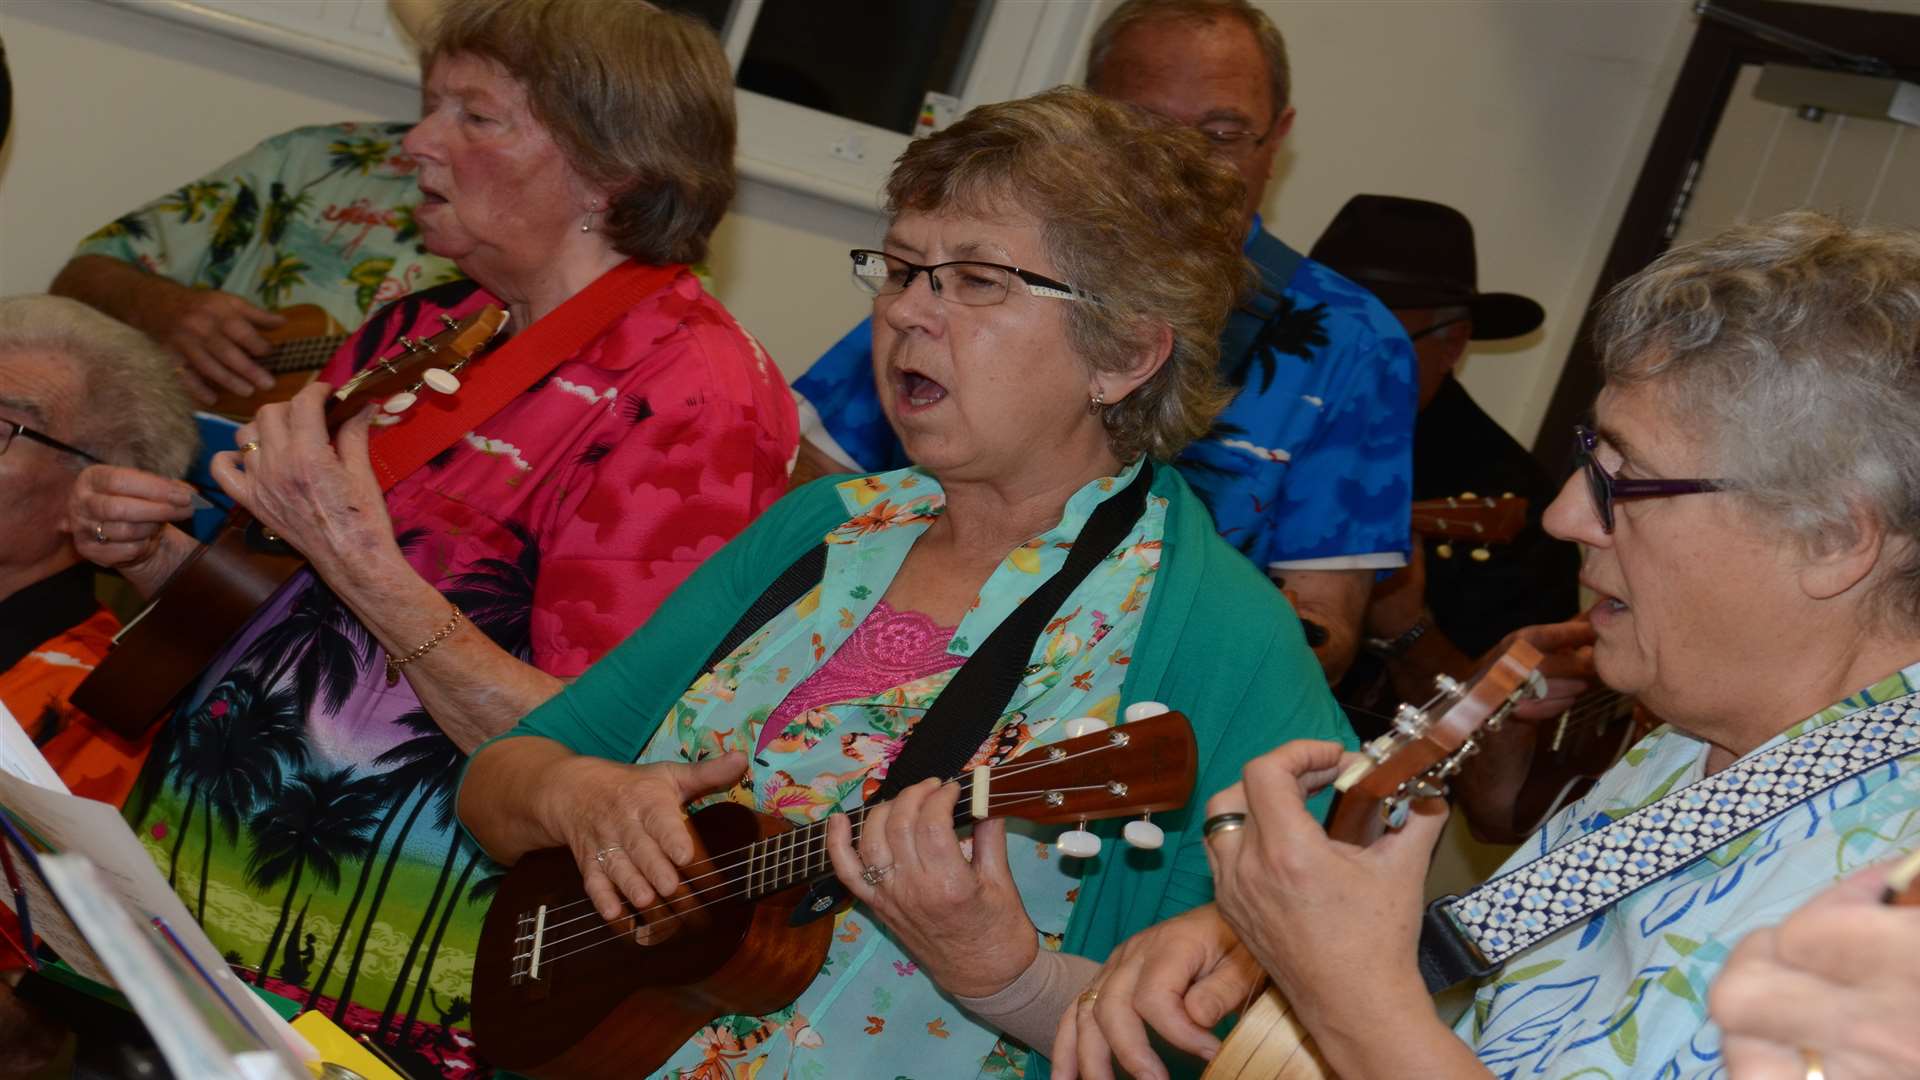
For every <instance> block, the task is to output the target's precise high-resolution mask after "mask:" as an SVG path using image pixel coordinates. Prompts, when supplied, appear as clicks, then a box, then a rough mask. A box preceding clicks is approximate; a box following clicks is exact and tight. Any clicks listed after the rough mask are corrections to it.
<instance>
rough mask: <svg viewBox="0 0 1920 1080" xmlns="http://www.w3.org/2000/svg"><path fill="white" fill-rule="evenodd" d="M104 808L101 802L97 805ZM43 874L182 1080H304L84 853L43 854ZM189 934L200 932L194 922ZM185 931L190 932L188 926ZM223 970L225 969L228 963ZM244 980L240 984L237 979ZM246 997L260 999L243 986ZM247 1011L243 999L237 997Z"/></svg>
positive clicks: (281, 1050)
mask: <svg viewBox="0 0 1920 1080" xmlns="http://www.w3.org/2000/svg"><path fill="white" fill-rule="evenodd" d="M96 805H98V804H96ZM40 869H41V872H42V874H44V875H45V877H46V880H47V884H48V885H50V886H52V888H53V891H54V892H55V893H57V894H58V895H59V897H60V901H61V904H62V905H63V906H64V907H65V908H66V910H67V913H68V914H69V915H70V916H72V918H73V920H74V922H75V923H76V924H77V925H78V926H80V927H81V928H82V929H83V930H84V931H85V932H86V935H87V940H89V941H91V942H92V943H93V944H94V945H95V946H96V953H97V954H98V955H99V956H100V957H101V958H102V959H103V960H104V961H105V962H106V964H107V966H108V967H109V968H110V969H112V971H113V972H114V973H115V975H116V976H117V977H118V978H117V979H116V985H118V986H119V988H120V992H121V993H123V994H125V995H126V996H127V1001H128V1002H129V1003H130V1004H131V1005H132V1006H133V1008H134V1011H135V1012H137V1013H139V1014H140V1016H141V1018H142V1019H144V1020H145V1021H146V1022H147V1031H148V1033H149V1034H151V1035H152V1036H153V1041H154V1044H155V1045H156V1046H158V1047H159V1048H160V1053H161V1055H162V1056H163V1057H165V1058H166V1059H167V1064H168V1065H169V1066H171V1067H172V1068H173V1074H174V1075H175V1076H182V1077H186V1076H190V1077H194V1078H195V1080H200V1078H206V1080H305V1075H304V1074H305V1073H306V1069H305V1068H304V1067H303V1066H302V1065H301V1064H300V1060H299V1059H298V1058H296V1057H294V1056H293V1055H292V1053H291V1052H290V1050H289V1049H288V1047H287V1046H285V1045H279V1046H275V1045H274V1044H273V1043H271V1042H268V1041H267V1040H268V1039H271V1038H274V1036H273V1034H272V1032H271V1030H270V1029H267V1034H265V1035H262V1034H260V1033H259V1032H260V1031H261V1030H262V1029H259V1028H257V1027H253V1028H251V1029H250V1027H249V1026H248V1025H249V1024H250V1023H251V1018H250V1017H247V1018H242V1017H238V1016H236V1015H235V1014H234V1012H233V1011H232V1010H230V1009H229V1008H228V1007H227V1005H226V1004H225V1002H223V1001H222V1000H221V998H220V995H219V993H216V992H215V990H214V988H213V986H212V985H210V984H209V983H208V982H207V981H206V980H205V979H203V978H202V977H201V975H200V973H199V972H198V971H196V970H194V968H193V967H192V965H190V964H188V963H185V962H184V961H183V960H182V959H181V957H180V955H179V953H178V951H176V950H175V949H174V948H173V946H172V945H171V944H170V943H169V942H167V941H166V940H165V938H163V937H162V936H161V935H160V933H159V931H157V930H156V929H154V928H153V927H152V926H151V924H150V922H148V921H147V920H139V921H136V918H135V916H134V914H133V912H131V911H129V910H128V909H127V907H126V905H124V904H122V903H120V901H119V900H118V898H117V897H116V895H115V892H116V890H115V888H114V885H113V883H112V882H110V881H109V880H108V879H107V878H106V876H105V875H103V874H101V872H100V869H99V868H98V867H96V866H94V865H93V864H92V863H91V862H89V861H88V860H87V859H86V858H85V857H84V856H80V855H44V856H41V858H40ZM188 928H192V929H195V930H197V929H198V928H197V927H193V926H192V924H191V923H189V924H188ZM183 929H184V928H183ZM219 970H222V971H224V970H225V967H224V965H222V966H221V967H220V968H219ZM235 981H236V982H237V980H235ZM238 989H239V992H240V994H241V997H242V998H244V999H245V1000H248V1001H258V999H257V998H255V997H254V996H253V994H251V993H249V992H248V991H247V989H246V988H245V987H244V986H241V987H239V988H238ZM228 1000H230V1001H234V1002H235V1004H236V1005H239V1006H240V1007H241V1008H245V1006H244V1005H243V1004H241V999H237V998H231V997H229V998H228Z"/></svg>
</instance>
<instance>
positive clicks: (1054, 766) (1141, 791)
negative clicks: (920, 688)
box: [471, 712, 1199, 1080]
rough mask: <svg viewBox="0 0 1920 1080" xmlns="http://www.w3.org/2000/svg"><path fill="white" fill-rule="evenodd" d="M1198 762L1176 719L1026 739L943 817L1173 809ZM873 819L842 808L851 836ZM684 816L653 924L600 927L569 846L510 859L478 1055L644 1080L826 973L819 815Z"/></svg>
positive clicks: (550, 1074)
mask: <svg viewBox="0 0 1920 1080" xmlns="http://www.w3.org/2000/svg"><path fill="white" fill-rule="evenodd" d="M1198 756H1199V755H1198V749H1197V746H1196V744H1195V742H1194V737H1193V728H1192V726H1191V725H1189V724H1188V723H1187V719H1186V717H1184V716H1182V715H1180V714H1179V713H1176V712H1163V713H1159V714H1157V715H1152V716H1148V717H1144V718H1141V719H1136V720H1133V721H1130V722H1128V723H1126V724H1122V725H1120V726H1118V727H1115V728H1111V729H1103V730H1099V731H1094V732H1091V733H1088V734H1083V735H1079V736H1075V737H1072V738H1068V739H1065V740H1062V741H1060V742H1056V743H1049V744H1045V745H1042V746H1037V747H1034V748H1032V749H1029V750H1028V751H1027V752H1026V753H1024V754H1022V755H1020V756H1019V757H1017V758H1015V759H1013V760H1012V761H1007V762H1002V763H1000V764H997V765H994V766H993V767H992V768H990V769H989V768H985V767H982V768H979V769H975V770H970V771H969V772H968V773H967V774H966V776H965V777H964V778H963V779H962V780H959V781H949V782H959V783H962V784H965V785H969V786H970V793H971V795H972V799H971V800H969V799H967V798H962V799H961V800H960V802H959V805H958V807H957V808H956V810H955V816H954V824H955V827H956V828H959V827H964V826H966V825H968V824H970V823H972V822H974V821H977V820H979V819H980V817H981V815H984V816H986V817H1016V818H1021V819H1024V820H1026V821H1032V822H1036V823H1041V824H1049V823H1062V824H1064V823H1067V822H1085V821H1090V820H1099V819H1103V818H1113V817H1123V816H1128V815H1132V814H1152V813H1159V812H1163V811H1168V810H1174V809H1178V808H1180V807H1182V806H1185V805H1187V803H1188V801H1189V800H1190V799H1192V797H1193V784H1194V777H1195V776H1196V775H1197V768H1198ZM866 809H867V808H866V807H858V808H855V809H854V810H853V811H851V812H850V813H849V814H848V819H849V823H850V824H852V825H853V827H854V829H855V830H856V833H857V831H858V829H859V828H860V827H861V826H860V824H859V822H861V821H864V815H865V811H866ZM688 823H689V825H690V826H691V828H692V830H693V833H694V836H695V838H696V840H697V841H698V845H697V857H696V861H695V862H694V864H693V865H691V866H687V867H683V868H682V872H681V876H682V880H683V881H684V882H685V883H686V884H687V886H688V888H687V889H686V890H684V891H683V892H682V893H680V894H678V895H679V899H678V900H677V901H674V902H671V903H668V904H665V905H656V907H655V908H651V909H648V911H647V912H646V913H644V914H646V915H647V921H646V924H640V925H636V922H635V918H634V916H633V915H631V914H629V915H628V916H627V917H626V918H625V919H624V920H622V922H621V923H620V924H619V926H618V928H615V927H614V926H613V925H611V924H609V923H607V922H605V921H604V920H602V919H601V918H600V915H599V914H598V913H597V912H596V911H595V910H594V909H593V907H592V905H591V903H590V902H588V901H586V900H585V899H584V889H585V887H584V885H583V883H582V881H581V877H580V871H579V867H578V865H577V863H576V862H575V859H574V855H573V853H572V852H571V851H570V850H568V849H565V848H549V849H547V850H544V851H536V852H532V853H530V854H528V855H526V856H524V857H523V858H521V859H520V860H519V861H518V862H517V863H515V864H514V865H513V868H512V869H511V870H509V871H508V873H507V876H506V877H505V878H503V879H502V880H501V883H500V888H499V891H498V892H497V894H496V895H495V897H494V900H493V904H492V907H491V908H490V909H489V910H488V912H487V918H486V923H485V924H484V925H483V926H482V928H481V931H480V942H479V946H478V948H477V949H476V950H475V953H474V964H473V994H472V998H471V1000H472V1002H473V1033H474V1037H475V1038H476V1039H477V1040H479V1047H480V1052H481V1053H482V1054H483V1055H485V1057H486V1058H487V1060H488V1061H490V1062H492V1063H493V1064H494V1065H497V1066H499V1067H501V1068H505V1069H511V1070H512V1071H514V1072H517V1073H523V1074H526V1075H528V1076H533V1077H537V1078H539V1080H602V1078H607V1080H612V1078H616V1077H617V1078H625V1077H634V1076H650V1075H653V1074H654V1073H655V1072H656V1071H657V1070H658V1069H659V1068H660V1066H661V1065H662V1064H664V1063H665V1062H666V1061H667V1059H668V1058H669V1057H671V1056H672V1055H673V1054H674V1053H675V1052H676V1051H678V1050H679V1049H680V1047H681V1046H683V1045H685V1043H686V1042H687V1040H688V1039H690V1038H692V1037H693V1035H694V1034H695V1033H696V1032H698V1031H699V1030H700V1029H701V1028H702V1027H704V1026H706V1025H707V1024H709V1023H711V1022H713V1021H714V1020H715V1019H718V1018H719V1017H722V1016H765V1015H767V1014H768V1013H771V1012H774V1011H776V1010H778V1009H780V1008H782V1007H784V1006H786V1005H787V1004H789V1003H790V1002H792V1001H793V1000H794V999H796V998H798V997H799V996H800V994H801V993H802V992H803V991H805V990H806V988H807V987H808V986H809V985H811V984H812V983H813V980H814V979H815V978H817V977H818V976H819V974H820V969H821V966H822V965H823V964H824V963H825V962H826V958H827V947H828V945H829V943H830V941H831V939H832V935H833V920H832V919H830V918H826V917H824V912H820V911H819V910H818V909H816V913H820V914H822V917H820V918H817V919H813V920H811V921H807V922H803V923H802V924H801V925H798V926H795V925H792V923H791V916H792V914H793V913H794V911H795V910H796V909H797V908H798V907H799V906H800V904H801V903H802V902H803V901H805V900H806V899H807V898H808V896H809V893H808V884H809V883H810V882H813V881H819V880H826V879H829V878H830V877H831V875H832V870H831V868H830V867H829V864H828V859H827V857H826V845H825V832H826V827H825V823H824V821H819V822H812V823H809V824H805V825H798V826H794V825H789V824H788V823H787V822H786V821H784V820H781V819H777V818H772V817H764V816H762V815H760V814H756V813H754V812H753V811H751V810H749V809H747V808H746V807H743V806H740V805H738V804H735V803H717V804H715V805H713V806H709V807H706V808H705V809H702V810H700V811H699V812H697V813H695V814H693V815H692V816H691V817H690V818H689V819H688ZM716 864H718V869H717V870H716ZM836 1080H837V1078H836Z"/></svg>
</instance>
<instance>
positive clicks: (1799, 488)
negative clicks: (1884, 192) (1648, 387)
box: [1595, 210, 1920, 628]
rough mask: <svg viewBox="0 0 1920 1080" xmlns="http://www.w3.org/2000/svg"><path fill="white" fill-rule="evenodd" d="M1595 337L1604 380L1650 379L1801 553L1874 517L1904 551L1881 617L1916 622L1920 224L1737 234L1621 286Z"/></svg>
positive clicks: (1830, 223) (1778, 226)
mask: <svg viewBox="0 0 1920 1080" xmlns="http://www.w3.org/2000/svg"><path fill="white" fill-rule="evenodd" d="M1595 343H1596V345H1597V347H1598V352H1599V354H1600V365H1601V370H1602V372H1603V374H1604V375H1605V377H1606V381H1607V384H1608V385H1609V386H1631V385H1635V384H1652V385H1653V386H1654V387H1655V388H1656V390H1657V392H1658V393H1659V394H1660V395H1662V397H1663V398H1664V400H1665V403H1666V404H1667V406H1668V407H1669V408H1670V410H1671V411H1672V414H1673V415H1674V416H1676V417H1683V418H1685V419H1686V421H1687V422H1688V423H1689V424H1698V425H1699V428H1700V430H1701V432H1702V435H1703V438H1704V441H1705V444H1706V446H1707V448H1708V451H1709V454H1710V455H1711V458H1712V466H1711V467H1712V468H1713V469H1714V472H1713V473H1712V474H1711V475H1714V476H1716V477H1719V478H1723V479H1726V480H1728V481H1730V485H1729V486H1730V487H1732V488H1734V489H1735V490H1734V492H1733V493H1732V494H1734V495H1735V497H1737V498H1740V499H1742V500H1744V501H1745V502H1746V504H1747V505H1748V506H1749V507H1751V508H1753V509H1755V510H1758V511H1760V512H1761V513H1762V514H1763V515H1764V516H1765V517H1766V518H1767V519H1768V520H1771V521H1775V522H1778V525H1779V528H1781V529H1782V530H1784V531H1785V532H1786V533H1787V534H1788V535H1791V536H1793V537H1795V538H1797V539H1798V540H1799V541H1800V542H1801V543H1802V544H1803V545H1805V548H1806V550H1807V551H1809V552H1819V551H1827V550H1834V549H1836V548H1843V547H1845V546H1846V545H1847V544H1849V543H1851V542H1852V541H1853V540H1854V539H1856V530H1855V526H1854V523H1853V518H1852V515H1853V514H1854V513H1857V512H1860V511H1865V512H1866V513H1868V514H1871V515H1872V516H1873V517H1875V518H1877V519H1878V520H1879V522H1880V524H1881V526H1882V527H1883V528H1885V529H1886V530H1887V532H1888V533H1889V534H1890V537H1891V538H1893V539H1894V540H1895V541H1896V543H1895V544H1894V545H1893V546H1892V552H1893V557H1894V559H1895V561H1894V562H1893V563H1892V565H1891V567H1890V569H1889V570H1888V571H1887V573H1886V577H1885V579H1884V581H1883V583H1882V587H1881V588H1879V589H1877V590H1875V596H1876V598H1877V602H1879V603H1880V604H1881V605H1882V610H1881V612H1880V614H1881V615H1882V616H1885V617H1889V618H1890V619H1892V620H1895V621H1900V622H1904V624H1905V626H1906V627H1907V628H1915V627H1920V422H1916V420H1915V417H1917V416H1920V230H1916V229H1910V228H1900V227H1891V226H1865V225H1848V224H1846V223H1845V222H1843V221H1841V220H1839V219H1837V218H1834V217H1830V216H1828V215H1826V214H1822V213H1818V212H1815V211H1811V210H1796V211H1792V212H1789V213H1785V214H1781V215H1779V216H1777V217H1773V218H1768V219H1767V220H1765V221H1759V222H1754V223H1752V224H1747V225H1740V226H1736V227H1734V228H1732V229H1728V230H1727V231H1726V232H1723V233H1721V234H1720V235H1718V236H1716V237H1713V238H1712V239H1709V240H1703V241H1700V242H1697V243H1692V244H1687V245H1685V246H1682V247H1678V248H1675V249H1673V250H1672V251H1669V252H1667V253H1666V254H1665V255H1662V256H1661V257H1660V258H1659V259H1658V260H1656V261H1655V262H1654V263H1653V265H1651V266H1649V267H1647V268H1646V269H1645V270H1642V271H1641V272H1640V273H1638V274H1636V275H1634V276H1633V277H1631V278H1629V279H1627V280H1626V281H1623V282H1621V283H1620V285H1618V286H1617V287H1616V288H1614V290H1613V291H1612V292H1611V293H1610V294H1609V295H1608V296H1607V299H1606V300H1605V302H1604V304H1603V306H1602V309H1601V313H1600V318H1599V322H1598V324H1597V327H1596V331H1595ZM1900 541H1904V542H1900Z"/></svg>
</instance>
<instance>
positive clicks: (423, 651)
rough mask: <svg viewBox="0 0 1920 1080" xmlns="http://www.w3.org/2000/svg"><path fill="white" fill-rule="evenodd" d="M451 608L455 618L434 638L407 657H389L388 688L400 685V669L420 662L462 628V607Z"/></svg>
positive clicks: (438, 631) (435, 634) (437, 631)
mask: <svg viewBox="0 0 1920 1080" xmlns="http://www.w3.org/2000/svg"><path fill="white" fill-rule="evenodd" d="M451 606H452V608H453V618H451V619H448V620H447V625H445V626H443V627H441V628H440V629H438V630H436V631H434V634H433V636H432V637H430V638H428V639H427V640H426V641H424V642H422V643H421V645H420V647H419V648H417V649H415V650H413V651H412V652H410V653H408V654H407V655H405V656H392V655H389V656H388V657H387V685H388V686H398V685H400V669H401V668H403V667H405V666H406V665H408V664H411V663H413V662H414V661H415V660H418V659H420V658H421V657H423V656H425V655H427V654H428V653H430V652H432V651H433V647H434V646H436V645H438V644H440V643H441V642H443V641H445V640H447V639H448V638H449V637H452V636H453V632H454V631H455V630H458V629H459V628H460V620H461V618H462V617H463V613H462V612H461V610H460V605H459V604H453V605H451Z"/></svg>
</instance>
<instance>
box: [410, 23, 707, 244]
mask: <svg viewBox="0 0 1920 1080" xmlns="http://www.w3.org/2000/svg"><path fill="white" fill-rule="evenodd" d="M458 54H467V55H473V56H481V57H485V58H487V59H489V60H492V61H494V62H495V63H498V64H499V65H500V66H501V67H503V68H505V69H506V71H507V73H508V74H509V75H511V76H512V77H513V78H514V79H515V80H516V81H518V82H519V83H520V85H521V86H522V87H524V88H525V89H526V92H527V102H528V105H529V106H530V107H531V108H532V110H533V114H534V116H535V117H536V118H538V119H539V121H540V123H541V124H543V125H545V127H546V129H547V131H548V133H550V134H551V135H552V136H553V140H554V142H555V143H557V144H558V145H559V147H560V150H561V153H563V154H565V155H566V157H567V163H568V164H569V165H571V166H573V169H574V171H575V172H577V173H579V174H580V176H581V177H582V178H584V179H586V180H587V181H589V182H590V183H592V184H594V185H596V186H598V187H601V188H604V189H605V190H607V191H609V192H611V193H612V196H611V199H610V202H609V205H608V206H607V212H606V217H605V225H604V229H605V231H606V233H607V235H608V236H609V237H610V238H611V239H612V241H613V247H614V249H615V250H616V251H619V252H620V253H621V254H623V255H630V256H632V257H634V258H636V259H639V260H640V261H642V262H647V263H653V264H664V263H677V262H698V261H700V260H701V259H703V258H705V257H706V253H707V239H708V238H709V237H710V236H711V235H712V234H713V229H714V226H716V225H718V224H719V223H720V218H721V216H722V215H724V214H725V213H726V211H727V205H728V204H729V203H731V202H732V201H733V191H734V186H735V183H736V178H735V176H734V166H733V152H734V140H735V129H736V123H735V119H734V111H733V71H732V68H731V66H730V65H729V64H728V63H727V55H726V52H725V51H724V50H723V49H722V48H721V47H720V41H719V39H718V38H716V37H714V35H713V31H711V30H709V29H708V28H707V25H706V24H705V23H703V22H701V21H700V20H698V19H696V18H694V17H692V16H690V15H684V14H680V13H678V12H671V11H662V10H660V9H659V8H657V7H655V6H653V5H652V4H649V3H646V2H644V0H447V2H446V3H445V5H444V6H443V7H442V8H441V9H440V12H439V14H438V15H437V16H436V18H435V19H434V21H433V24H432V27H431V29H430V30H429V31H428V41H427V46H426V50H425V54H424V56H423V64H424V66H425V67H426V68H431V67H432V66H433V64H434V62H435V61H436V60H438V59H440V58H441V57H443V56H453V55H458Z"/></svg>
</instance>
